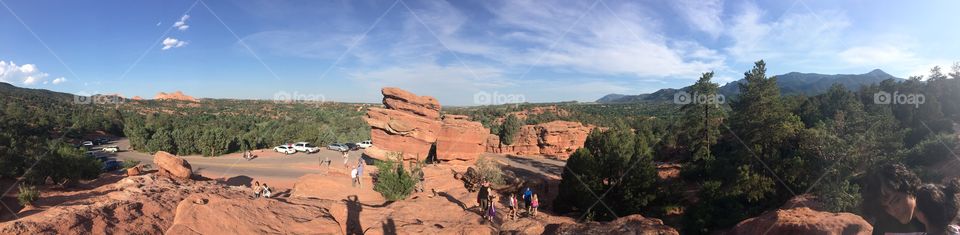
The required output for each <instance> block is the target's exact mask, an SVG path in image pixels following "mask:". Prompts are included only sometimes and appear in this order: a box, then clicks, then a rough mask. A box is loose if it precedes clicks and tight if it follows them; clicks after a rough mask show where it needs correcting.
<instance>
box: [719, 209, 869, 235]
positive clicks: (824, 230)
mask: <svg viewBox="0 0 960 235" xmlns="http://www.w3.org/2000/svg"><path fill="white" fill-rule="evenodd" d="M872 232H873V226H870V224H869V223H867V221H865V220H863V218H861V217H860V216H857V215H854V214H850V213H830V212H820V211H815V210H812V209H810V208H808V207H797V208H792V209H779V210H776V211H768V212H766V213H763V214H762V215H760V216H758V217H754V218H750V219H747V220H744V221H742V222H740V223H739V224H737V226H736V227H734V228H733V230H732V231H731V234H784V235H790V234H871V233H872Z"/></svg>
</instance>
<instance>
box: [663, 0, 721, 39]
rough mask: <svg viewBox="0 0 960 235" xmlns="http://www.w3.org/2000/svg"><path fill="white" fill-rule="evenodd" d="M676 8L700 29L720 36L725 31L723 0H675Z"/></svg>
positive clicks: (692, 24) (693, 25)
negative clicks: (722, 18) (722, 17)
mask: <svg viewBox="0 0 960 235" xmlns="http://www.w3.org/2000/svg"><path fill="white" fill-rule="evenodd" d="M673 3H674V4H673V6H674V9H676V10H677V12H678V13H680V15H681V16H683V18H684V19H685V20H687V21H688V22H689V24H690V25H691V26H692V27H693V28H695V29H697V30H700V31H703V32H705V33H707V34H710V36H711V37H714V38H716V37H718V36H720V34H721V33H723V30H724V26H723V21H722V20H721V16H722V14H723V1H722V0H703V1H697V0H678V1H673Z"/></svg>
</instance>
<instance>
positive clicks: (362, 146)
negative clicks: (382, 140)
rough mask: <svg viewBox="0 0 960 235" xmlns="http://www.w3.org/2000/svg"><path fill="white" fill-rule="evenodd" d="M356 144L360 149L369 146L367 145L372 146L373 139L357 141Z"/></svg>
mask: <svg viewBox="0 0 960 235" xmlns="http://www.w3.org/2000/svg"><path fill="white" fill-rule="evenodd" d="M357 146H360V148H362V149H365V148H369V147H371V146H373V141H370V140H366V141H363V142H359V143H357Z"/></svg>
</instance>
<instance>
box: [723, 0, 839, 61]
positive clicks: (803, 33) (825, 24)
mask: <svg viewBox="0 0 960 235" xmlns="http://www.w3.org/2000/svg"><path fill="white" fill-rule="evenodd" d="M788 10H789V11H787V12H784V13H782V15H780V12H776V13H774V15H768V14H769V13H768V12H767V11H764V10H762V9H760V8H759V7H757V6H756V5H754V4H752V3H749V2H748V3H745V4H744V5H743V7H742V10H741V11H740V12H739V14H738V15H736V16H734V17H733V19H732V24H731V26H730V28H729V30H727V31H726V34H727V36H728V37H730V38H731V39H732V40H733V44H732V45H730V46H729V47H727V48H726V51H727V53H728V54H729V55H730V56H731V57H733V59H734V60H736V61H738V62H751V61H756V60H759V59H768V60H769V59H783V58H790V59H813V58H828V56H835V55H836V54H835V52H836V51H835V50H836V49H837V48H836V46H838V45H840V44H839V40H841V35H842V33H843V32H844V30H846V29H847V28H848V27H849V26H850V25H851V22H850V20H849V19H848V18H847V16H846V15H845V14H843V13H842V12H838V11H826V10H825V11H818V12H811V11H808V10H806V9H805V8H801V7H794V8H790V9H788ZM778 16H779V17H778ZM766 18H772V19H774V20H764V19H766Z"/></svg>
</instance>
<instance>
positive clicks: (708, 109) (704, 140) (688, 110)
mask: <svg viewBox="0 0 960 235" xmlns="http://www.w3.org/2000/svg"><path fill="white" fill-rule="evenodd" d="M712 78H713V72H709V73H704V74H703V75H702V76H701V77H700V79H699V80H698V81H697V82H696V83H694V84H693V86H691V88H690V91H691V93H692V95H693V96H694V98H693V101H694V102H691V103H689V104H686V105H684V106H683V107H682V108H681V109H680V110H681V111H682V112H683V114H682V115H683V117H682V121H683V125H682V126H681V128H683V131H682V134H681V139H680V140H679V141H680V143H681V144H682V145H684V146H686V148H687V152H689V154H690V156H691V162H692V164H690V165H691V166H694V168H691V169H689V170H690V172H694V173H693V174H694V175H695V176H694V177H695V178H696V177H700V176H699V173H701V171H702V169H699V167H709V166H710V165H711V164H712V162H713V160H714V154H713V153H712V152H711V151H710V150H711V148H712V147H713V145H715V144H716V143H717V141H718V140H719V137H720V125H721V123H722V122H723V120H724V118H725V113H724V112H723V108H722V106H721V105H723V104H721V102H722V101H725V98H721V97H722V95H720V94H719V93H718V90H719V86H718V85H717V84H716V83H713V82H711V81H710V79H712ZM698 97H704V98H702V99H701V98H698ZM704 101H705V102H704Z"/></svg>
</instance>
